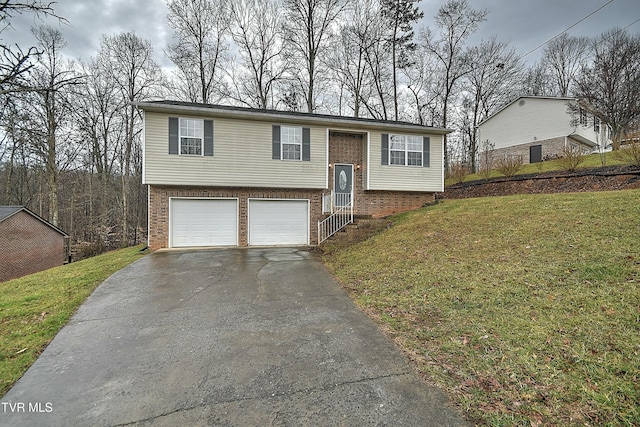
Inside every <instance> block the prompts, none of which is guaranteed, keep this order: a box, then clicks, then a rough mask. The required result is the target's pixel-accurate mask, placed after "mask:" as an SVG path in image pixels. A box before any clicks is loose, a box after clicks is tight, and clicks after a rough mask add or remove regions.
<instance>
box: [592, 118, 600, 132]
mask: <svg viewBox="0 0 640 427" xmlns="http://www.w3.org/2000/svg"><path fill="white" fill-rule="evenodd" d="M593 130H594V131H596V132H600V119H599V118H597V117H596V116H593Z"/></svg>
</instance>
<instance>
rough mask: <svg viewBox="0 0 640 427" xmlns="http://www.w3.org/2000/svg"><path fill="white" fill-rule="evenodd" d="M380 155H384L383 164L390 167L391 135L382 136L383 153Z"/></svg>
mask: <svg viewBox="0 0 640 427" xmlns="http://www.w3.org/2000/svg"><path fill="white" fill-rule="evenodd" d="M380 154H382V164H383V165H388V164H389V134H387V133H383V134H382V152H381V153H380Z"/></svg>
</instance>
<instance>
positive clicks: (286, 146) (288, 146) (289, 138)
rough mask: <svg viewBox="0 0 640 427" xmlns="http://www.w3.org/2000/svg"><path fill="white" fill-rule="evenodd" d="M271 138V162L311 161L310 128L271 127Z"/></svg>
mask: <svg viewBox="0 0 640 427" xmlns="http://www.w3.org/2000/svg"><path fill="white" fill-rule="evenodd" d="M271 136H272V138H271V158H272V159H273V160H295V161H303V162H309V161H311V129H310V128H307V127H301V126H287V125H273V126H272V130H271Z"/></svg>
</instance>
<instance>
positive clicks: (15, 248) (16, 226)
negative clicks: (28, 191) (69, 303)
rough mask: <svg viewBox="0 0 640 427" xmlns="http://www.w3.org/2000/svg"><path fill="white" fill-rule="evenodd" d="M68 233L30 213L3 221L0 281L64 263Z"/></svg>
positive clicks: (0, 231) (22, 212)
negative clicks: (59, 230)
mask: <svg viewBox="0 0 640 427" xmlns="http://www.w3.org/2000/svg"><path fill="white" fill-rule="evenodd" d="M64 256H65V254H64V236H63V235H61V234H60V233H58V232H57V231H56V230H54V229H52V228H51V227H49V226H48V225H46V224H44V223H43V222H42V221H40V220H38V219H36V218H34V217H33V216H31V215H30V214H28V213H27V212H24V211H21V212H17V213H16V214H14V215H12V216H10V217H9V218H6V219H5V220H4V221H2V222H0V282H4V281H5V280H9V279H14V278H17V277H22V276H25V275H27V274H32V273H36V272H38V271H42V270H47V269H49V268H52V267H57V266H59V265H62V264H63V263H64Z"/></svg>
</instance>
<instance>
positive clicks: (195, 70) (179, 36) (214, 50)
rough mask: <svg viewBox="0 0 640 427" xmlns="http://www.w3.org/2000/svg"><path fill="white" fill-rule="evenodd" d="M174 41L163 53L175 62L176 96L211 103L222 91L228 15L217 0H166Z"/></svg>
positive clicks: (216, 99)
mask: <svg viewBox="0 0 640 427" xmlns="http://www.w3.org/2000/svg"><path fill="white" fill-rule="evenodd" d="M167 1H168V3H167V6H168V8H169V14H168V16H167V19H168V21H169V26H170V27H171V28H172V29H173V31H174V42H172V43H171V44H169V48H168V49H167V51H166V54H167V56H168V57H169V59H171V61H173V63H174V64H176V67H177V72H176V79H175V86H176V87H175V92H176V95H177V96H178V97H179V98H181V99H185V100H187V101H190V102H202V103H205V104H207V103H212V102H216V101H218V100H219V99H220V98H221V97H222V95H223V94H224V93H225V92H226V90H225V89H224V88H223V87H224V82H223V80H222V76H221V73H222V69H221V67H223V65H224V63H225V61H226V53H227V51H228V49H229V45H228V42H227V35H228V32H229V18H228V12H227V8H226V7H225V5H226V3H225V2H222V1H221V0H167Z"/></svg>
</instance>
